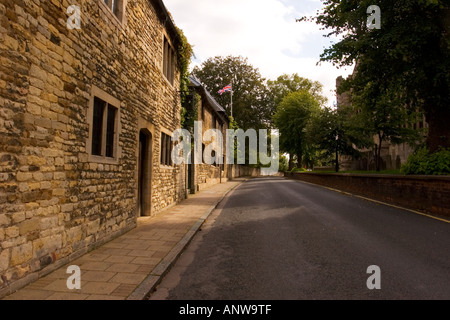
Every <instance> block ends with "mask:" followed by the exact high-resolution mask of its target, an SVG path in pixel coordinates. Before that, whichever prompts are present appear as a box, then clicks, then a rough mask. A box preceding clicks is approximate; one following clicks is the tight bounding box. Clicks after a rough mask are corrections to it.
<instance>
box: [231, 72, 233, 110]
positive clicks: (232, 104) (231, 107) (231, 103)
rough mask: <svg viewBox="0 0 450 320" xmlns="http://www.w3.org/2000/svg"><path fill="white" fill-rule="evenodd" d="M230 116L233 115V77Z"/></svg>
mask: <svg viewBox="0 0 450 320" xmlns="http://www.w3.org/2000/svg"><path fill="white" fill-rule="evenodd" d="M231 117H233V78H231Z"/></svg>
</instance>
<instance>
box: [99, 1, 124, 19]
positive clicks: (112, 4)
mask: <svg viewBox="0 0 450 320" xmlns="http://www.w3.org/2000/svg"><path fill="white" fill-rule="evenodd" d="M100 1H101V2H103V3H104V4H105V5H106V6H107V7H108V8H109V10H111V12H112V13H113V14H114V15H115V16H116V18H117V19H118V20H119V21H120V22H123V21H124V19H123V18H124V16H125V15H124V13H125V5H126V0H100Z"/></svg>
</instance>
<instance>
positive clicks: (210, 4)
mask: <svg viewBox="0 0 450 320" xmlns="http://www.w3.org/2000/svg"><path fill="white" fill-rule="evenodd" d="M164 3H165V5H166V7H167V9H168V11H169V12H170V13H171V14H172V16H173V18H174V20H175V24H176V25H177V26H178V27H180V28H181V29H183V31H184V33H185V35H186V37H187V38H188V41H189V42H190V43H191V44H192V45H194V52H195V55H196V57H197V59H198V60H199V61H197V63H201V62H203V61H205V60H206V59H208V58H210V57H214V56H227V55H234V56H239V55H240V56H243V57H247V58H248V60H249V63H251V64H252V65H253V66H254V67H255V68H258V69H259V70H260V72H261V74H262V76H263V77H265V78H268V79H275V78H276V77H278V76H279V75H282V74H283V73H287V74H292V73H298V74H299V75H300V76H302V77H306V78H309V79H311V80H317V81H319V82H321V83H322V84H323V85H324V94H325V95H326V96H327V97H328V98H329V104H330V105H331V103H333V101H334V99H335V98H334V93H332V92H331V91H333V90H334V89H335V79H336V77H337V76H339V75H343V76H346V75H347V74H348V73H349V72H350V70H346V71H345V70H338V69H336V68H335V67H333V66H331V65H330V64H329V63H324V64H323V65H322V66H316V63H317V62H318V61H319V55H320V53H321V52H322V50H323V47H324V46H328V45H329V41H328V40H326V39H324V38H323V37H322V34H323V33H324V32H323V31H321V30H319V26H317V25H316V24H314V23H308V22H302V23H297V22H296V20H295V19H296V18H300V17H302V16H305V15H306V16H309V15H312V14H314V13H315V12H316V11H317V9H319V8H320V7H321V2H320V1H318V0H302V1H298V0H297V1H295V0H228V1H226V2H220V1H212V0H193V1H186V0H165V1H164Z"/></svg>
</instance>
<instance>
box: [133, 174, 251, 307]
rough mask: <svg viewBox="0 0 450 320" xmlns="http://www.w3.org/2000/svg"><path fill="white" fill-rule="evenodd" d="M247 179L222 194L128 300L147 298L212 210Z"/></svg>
mask: <svg viewBox="0 0 450 320" xmlns="http://www.w3.org/2000/svg"><path fill="white" fill-rule="evenodd" d="M245 181H247V179H245V180H243V181H241V182H239V183H237V184H236V185H235V186H232V187H230V188H229V189H228V190H226V191H225V192H224V193H223V194H222V196H221V197H220V198H219V199H218V200H217V201H216V202H215V203H214V204H213V205H212V206H211V207H209V209H208V210H207V211H206V212H205V213H204V214H203V215H202V216H201V217H200V218H199V219H198V220H197V221H196V222H195V223H194V225H193V226H192V227H191V228H190V229H189V231H188V232H186V234H185V235H184V236H183V238H182V239H181V240H180V241H179V242H178V243H177V244H176V245H175V246H174V247H173V248H172V250H170V251H169V253H168V254H167V255H166V256H165V257H164V258H163V259H162V261H161V262H160V263H159V264H158V265H157V266H156V267H155V268H154V269H153V270H152V271H151V272H150V274H149V275H148V276H147V277H146V278H145V279H144V280H143V281H142V282H141V283H140V284H139V285H138V286H137V288H136V289H135V290H134V291H133V292H132V293H131V294H130V295H129V296H128V297H127V299H126V300H145V299H146V298H147V297H148V296H149V295H150V294H151V293H152V292H153V291H155V289H156V287H157V286H158V285H159V284H160V282H161V280H162V278H163V277H164V276H165V275H166V274H167V272H169V270H170V269H171V267H172V266H173V265H174V264H175V262H176V261H177V259H178V257H179V256H180V255H181V254H182V253H183V251H184V249H185V248H186V247H187V245H188V244H189V243H190V242H191V240H192V238H193V237H194V236H195V234H196V233H197V232H198V231H199V230H200V228H201V226H202V225H203V223H204V222H205V220H206V219H207V218H208V217H209V215H210V214H211V212H212V211H213V210H214V209H216V208H217V206H218V205H219V203H220V202H222V200H223V199H224V198H225V197H226V196H227V194H228V193H230V192H231V191H232V190H234V189H236V188H237V187H238V186H240V185H241V184H242V183H243V182H245Z"/></svg>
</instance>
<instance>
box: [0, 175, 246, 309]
mask: <svg viewBox="0 0 450 320" xmlns="http://www.w3.org/2000/svg"><path fill="white" fill-rule="evenodd" d="M245 180H246V179H245V178H239V179H235V180H232V181H227V182H224V183H220V184H216V185H213V186H211V187H209V188H207V189H204V190H201V191H199V192H198V193H196V194H193V195H189V196H188V198H187V199H185V200H183V201H181V202H180V203H179V204H177V205H174V206H172V207H170V208H168V209H166V210H164V211H163V212H160V213H159V214H157V215H156V216H152V217H140V218H138V221H137V227H136V228H134V229H132V230H130V231H128V232H127V233H125V234H123V235H122V236H119V237H117V238H115V239H113V240H111V241H109V242H107V243H105V244H103V245H101V246H99V247H98V248H96V249H95V250H93V251H91V252H88V253H86V254H84V255H82V256H80V257H78V258H77V259H75V260H73V261H71V262H69V263H68V264H67V265H64V266H62V267H60V268H58V269H56V270H54V271H53V272H50V273H49V274H47V275H45V276H43V277H40V278H37V280H36V281H34V282H32V283H30V284H28V285H26V286H24V287H22V288H21V289H19V290H17V291H15V292H14V293H12V294H9V295H7V296H5V297H3V298H2V299H3V300H143V299H145V298H146V297H147V296H148V295H149V293H151V292H152V291H154V289H155V288H156V286H157V285H158V284H159V282H160V281H161V278H162V277H163V276H164V275H165V274H166V273H167V272H168V270H169V269H170V268H171V266H172V265H173V264H174V262H175V261H176V259H177V258H178V257H179V256H180V254H181V253H182V252H183V250H184V248H185V247H186V246H187V245H188V244H189V242H190V240H191V239H192V237H193V236H194V235H195V234H196V232H197V231H198V230H199V228H200V227H201V226H202V224H203V222H204V221H205V220H206V219H207V217H208V216H209V214H210V213H211V212H212V211H213V210H214V208H215V207H216V206H217V205H218V203H219V202H220V201H221V200H222V199H223V198H224V197H225V195H226V194H227V193H228V192H229V191H231V190H232V189H234V188H235V187H237V186H238V185H240V184H241V183H242V182H243V181H245ZM69 265H77V266H79V267H80V271H81V288H80V289H72V290H70V289H68V288H67V280H68V278H69V277H70V275H71V274H70V273H67V272H66V270H67V267H68V266H69Z"/></svg>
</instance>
